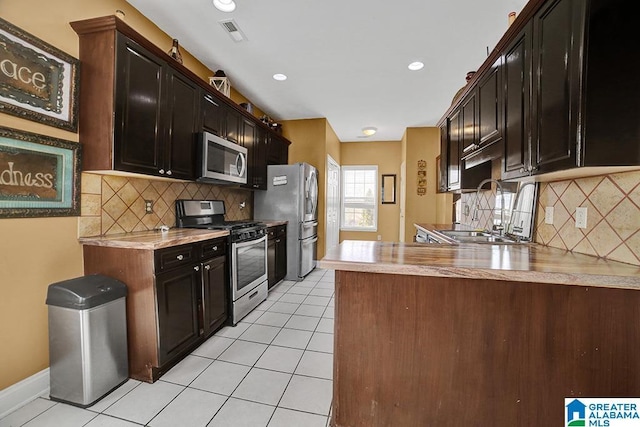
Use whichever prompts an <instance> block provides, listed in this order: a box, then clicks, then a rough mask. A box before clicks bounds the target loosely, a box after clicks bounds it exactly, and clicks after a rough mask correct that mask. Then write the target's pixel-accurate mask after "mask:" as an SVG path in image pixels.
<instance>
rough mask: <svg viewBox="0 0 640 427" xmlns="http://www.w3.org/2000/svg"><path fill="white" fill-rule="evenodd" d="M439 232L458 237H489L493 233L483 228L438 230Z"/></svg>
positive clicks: (453, 237) (454, 237)
mask: <svg viewBox="0 0 640 427" xmlns="http://www.w3.org/2000/svg"><path fill="white" fill-rule="evenodd" d="M436 231H437V232H438V233H442V234H444V235H445V236H448V237H451V238H452V239H456V238H459V237H489V236H491V233H489V232H488V231H482V230H436Z"/></svg>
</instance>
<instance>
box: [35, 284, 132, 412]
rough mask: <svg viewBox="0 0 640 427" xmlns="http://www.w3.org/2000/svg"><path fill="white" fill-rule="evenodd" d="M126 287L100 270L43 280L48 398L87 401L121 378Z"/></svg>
mask: <svg viewBox="0 0 640 427" xmlns="http://www.w3.org/2000/svg"><path fill="white" fill-rule="evenodd" d="M126 295H127V287H126V285H125V284H123V283H122V282H119V281H117V280H115V279H113V278H110V277H106V276H102V275H91V276H84V277H78V278H76V279H70V280H65V281H63V282H58V283H54V284H51V285H49V288H48V290H47V301H46V303H47V306H48V312H49V377H50V388H51V391H50V397H51V399H52V400H56V401H59V402H66V403H70V404H72V405H76V406H81V407H87V406H91V405H93V404H94V403H95V402H97V401H98V400H100V399H101V398H102V397H104V396H105V395H106V394H107V393H109V392H110V391H111V390H113V389H115V388H116V387H118V386H119V385H121V384H122V383H123V382H125V381H126V380H127V377H128V376H129V368H128V357H127V321H126V303H125V301H126Z"/></svg>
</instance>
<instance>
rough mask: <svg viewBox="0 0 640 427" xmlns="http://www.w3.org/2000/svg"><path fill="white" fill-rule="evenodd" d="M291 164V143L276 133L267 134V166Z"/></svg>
mask: <svg viewBox="0 0 640 427" xmlns="http://www.w3.org/2000/svg"><path fill="white" fill-rule="evenodd" d="M288 162H289V143H288V142H287V141H286V140H285V139H284V138H283V137H282V136H280V135H278V134H276V133H269V134H267V165H286V164H288Z"/></svg>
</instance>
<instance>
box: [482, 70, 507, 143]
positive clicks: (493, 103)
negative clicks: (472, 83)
mask: <svg viewBox="0 0 640 427" xmlns="http://www.w3.org/2000/svg"><path fill="white" fill-rule="evenodd" d="M501 68H502V62H501V60H500V59H498V60H497V61H496V62H495V63H494V64H493V66H492V67H491V69H490V70H489V71H488V74H487V75H485V76H483V77H482V79H481V80H480V82H478V89H477V96H478V101H477V102H478V123H477V124H478V127H477V128H478V135H477V138H478V144H479V145H480V147H485V146H487V145H489V144H492V143H494V142H496V141H498V140H499V139H500V137H501V136H502V135H501V125H502V120H501V116H502V115H501V107H502V99H501V98H502V93H501V90H500V76H501V73H500V71H501Z"/></svg>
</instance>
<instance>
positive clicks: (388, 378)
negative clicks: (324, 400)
mask: <svg viewBox="0 0 640 427" xmlns="http://www.w3.org/2000/svg"><path fill="white" fill-rule="evenodd" d="M319 265H320V267H322V268H331V269H335V270H336V317H335V322H336V323H335V350H334V395H333V415H332V417H333V418H332V420H331V425H332V426H334V427H343V426H354V427H355V426H367V427H375V426H389V425H394V426H439V427H447V426H451V427H453V426H462V425H478V426H489V425H491V426H497V427H502V426H529V425H531V426H533V425H561V424H562V422H563V419H564V398H565V397H579V396H584V397H587V396H591V397H602V396H618V397H622V396H626V397H633V396H640V358H639V357H638V355H637V343H638V342H639V341H640V327H638V325H640V268H639V267H637V266H632V265H628V264H623V263H617V262H611V261H606V260H603V259H598V258H595V257H591V256H587V255H580V254H575V253H571V252H567V251H563V250H559V249H554V248H549V247H543V246H540V245H536V244H518V245H494V244H460V245H438V244H416V243H387V242H367V241H344V242H342V243H341V244H340V245H339V246H336V247H334V248H333V249H331V250H329V251H328V253H327V254H326V256H325V257H324V259H323V260H322V261H320V263H319Z"/></svg>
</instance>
